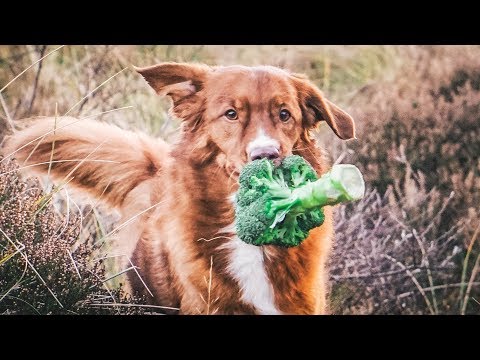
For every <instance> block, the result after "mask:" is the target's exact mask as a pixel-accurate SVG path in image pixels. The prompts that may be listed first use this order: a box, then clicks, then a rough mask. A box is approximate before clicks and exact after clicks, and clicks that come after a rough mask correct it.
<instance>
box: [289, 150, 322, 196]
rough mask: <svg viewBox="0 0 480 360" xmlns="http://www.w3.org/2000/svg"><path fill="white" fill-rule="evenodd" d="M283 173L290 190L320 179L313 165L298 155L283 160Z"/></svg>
mask: <svg viewBox="0 0 480 360" xmlns="http://www.w3.org/2000/svg"><path fill="white" fill-rule="evenodd" d="M282 171H283V173H284V178H285V181H286V182H287V183H288V186H289V187H290V188H296V187H299V186H300V185H305V184H306V183H307V181H315V180H317V178H318V177H317V173H316V172H315V170H314V169H313V167H312V165H310V164H309V163H308V162H306V161H305V159H304V158H302V157H301V156H298V155H291V156H287V157H286V158H285V159H283V161H282Z"/></svg>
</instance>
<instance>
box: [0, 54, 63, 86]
mask: <svg viewBox="0 0 480 360" xmlns="http://www.w3.org/2000/svg"><path fill="white" fill-rule="evenodd" d="M64 46H65V45H62V46H59V47H58V48H56V49H54V50H52V51H50V52H49V53H48V54H47V55H45V56H43V57H41V58H40V59H38V60H37V61H35V62H34V63H33V64H32V65H30V66H29V67H27V68H26V69H25V70H23V71H22V72H21V73H20V74H18V75H17V76H15V77H14V78H13V79H12V80H10V81H9V82H8V83H7V85H5V86H4V87H3V88H1V89H0V93H2V92H3V90H5V89H6V88H7V87H8V86H9V85H10V84H11V83H13V82H14V81H15V80H17V79H18V78H19V77H20V76H22V75H23V74H24V73H25V72H26V71H27V70H28V69H30V68H31V67H33V66H35V65H36V64H37V63H39V62H40V61H42V60H43V59H45V58H46V57H47V56H49V55H50V54H53V53H54V52H55V51H57V50H60V49H61V48H62V47H64Z"/></svg>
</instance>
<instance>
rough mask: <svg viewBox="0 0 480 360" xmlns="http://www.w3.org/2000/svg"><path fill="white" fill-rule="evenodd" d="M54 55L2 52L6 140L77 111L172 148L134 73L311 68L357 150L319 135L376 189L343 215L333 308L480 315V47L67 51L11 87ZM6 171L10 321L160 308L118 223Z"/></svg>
mask: <svg viewBox="0 0 480 360" xmlns="http://www.w3.org/2000/svg"><path fill="white" fill-rule="evenodd" d="M57 47H58V46H0V89H2V90H0V104H1V106H0V108H1V110H0V142H2V141H3V140H4V137H5V135H7V134H9V133H11V132H14V131H17V130H19V129H21V128H23V127H25V126H28V123H29V121H28V120H24V119H25V118H29V117H33V116H38V115H44V116H54V115H55V114H56V113H57V114H58V115H63V114H65V113H67V112H68V114H69V115H73V116H76V117H79V118H83V117H92V118H95V119H97V120H99V121H105V122H108V123H113V124H117V125H119V126H121V127H122V128H126V129H131V130H135V131H137V130H138V131H143V132H146V133H149V134H151V135H153V136H156V137H160V138H163V139H165V140H166V141H173V140H174V138H175V135H176V134H177V130H178V126H179V122H178V120H177V119H173V118H170V117H169V116H168V115H167V110H168V107H169V102H168V100H167V99H163V98H160V97H157V96H155V95H154V92H153V90H151V89H150V88H149V87H148V86H147V85H146V83H145V82H144V80H143V79H142V78H141V77H140V76H139V75H138V74H136V73H135V71H133V70H132V69H131V65H132V64H133V65H136V66H147V65H153V64H155V63H158V62H161V61H167V60H170V61H197V62H204V63H207V64H210V65H229V64H244V65H259V64H268V65H275V66H280V67H283V68H287V69H289V70H291V71H293V72H299V73H305V74H307V75H308V76H309V77H310V78H311V79H312V80H313V81H314V82H315V83H316V84H317V85H318V86H319V87H320V88H321V89H322V90H323V91H324V93H325V95H326V96H327V97H328V98H329V99H330V100H332V101H333V102H335V103H336V104H338V105H340V106H342V107H343V108H345V109H346V110H347V111H349V112H350V113H351V114H352V115H353V117H354V119H355V120H356V125H357V137H358V140H354V141H350V142H342V141H340V140H338V139H337V138H336V137H335V136H334V134H333V132H332V131H331V130H330V129H329V128H328V127H327V126H323V125H322V126H321V127H320V129H319V131H318V133H317V134H316V136H317V137H318V139H319V141H320V143H321V144H322V146H324V147H325V148H326V149H328V151H329V153H330V157H331V161H332V163H340V162H343V163H353V164H355V165H357V166H358V167H359V168H360V169H361V170H362V172H363V174H364V176H365V179H366V181H367V189H368V190H367V194H366V196H365V198H364V199H363V200H362V201H360V202H357V203H353V204H348V205H342V206H339V207H337V210H336V215H335V216H336V233H337V237H336V241H335V248H334V253H333V256H332V259H331V264H330V268H331V277H330V280H331V312H332V313H334V314H479V313H480V276H479V271H480V244H479V243H480V239H479V237H480V236H479V232H480V216H479V215H480V206H479V204H480V178H479V175H480V111H479V110H480V46H199V45H197V46H98V45H97V46H65V47H62V48H60V49H58V50H57V51H54V52H53V53H52V54H50V55H49V56H47V57H46V58H44V59H43V60H42V61H40V62H38V63H37V64H35V65H34V66H33V67H31V68H30V69H29V70H27V71H26V72H25V73H24V74H22V75H21V76H19V77H18V78H17V79H16V80H15V81H13V82H11V83H10V84H9V82H10V81H11V80H12V79H13V78H15V77H16V76H17V75H19V74H20V73H21V72H22V71H23V70H25V69H26V68H27V67H28V66H30V65H31V64H33V63H35V62H36V61H38V60H39V59H41V58H42V57H44V56H45V55H47V54H49V53H50V52H51V51H53V50H55V49H56V48H57ZM7 84H9V85H8V86H7V87H5V85H7ZM0 161H1V162H0V230H1V231H0V313H4V314H11V313H42V314H44V313H45V314H47V313H115V314H116V313H157V312H161V310H162V309H155V308H152V307H145V306H143V305H142V301H143V299H132V298H130V297H128V296H127V295H125V294H124V293H123V292H122V290H121V286H122V284H123V283H124V282H125V272H126V271H135V268H134V267H128V268H123V269H121V268H117V267H116V264H117V262H115V261H113V260H115V259H117V258H118V257H119V256H120V255H119V254H114V253H112V250H111V249H112V247H110V246H109V243H111V242H112V241H115V233H116V230H118V228H119V226H121V224H118V223H117V222H116V220H117V216H116V215H115V213H113V212H112V211H109V210H108V209H105V208H103V207H102V206H101V204H98V202H96V201H95V200H91V199H88V198H84V197H81V196H78V195H76V194H74V193H73V191H71V190H70V189H69V188H68V186H65V184H55V186H54V185H53V184H51V183H50V182H49V180H48V179H47V178H44V179H32V178H27V177H26V176H20V175H19V172H18V170H17V169H18V167H20V168H22V164H15V163H14V162H13V161H11V160H10V159H9V158H3V159H2V160H0ZM22 174H23V173H22Z"/></svg>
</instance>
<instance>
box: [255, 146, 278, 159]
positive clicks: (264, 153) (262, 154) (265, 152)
mask: <svg viewBox="0 0 480 360" xmlns="http://www.w3.org/2000/svg"><path fill="white" fill-rule="evenodd" d="M279 156H280V153H279V151H278V149H277V148H276V147H274V146H265V147H259V148H255V149H253V150H252V151H251V152H250V159H252V161H253V160H258V159H263V158H267V159H270V160H274V159H276V158H278V157H279Z"/></svg>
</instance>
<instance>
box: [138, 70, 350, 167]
mask: <svg viewBox="0 0 480 360" xmlns="http://www.w3.org/2000/svg"><path fill="white" fill-rule="evenodd" d="M135 69H136V70H137V71H138V72H139V73H140V74H141V75H142V76H143V77H144V78H145V79H146V81H147V82H148V83H149V84H150V85H151V86H152V87H153V89H154V90H155V91H156V92H157V93H158V94H159V95H168V96H170V97H171V98H172V100H173V107H172V111H173V114H174V115H175V116H177V117H179V118H181V119H183V120H184V129H185V132H186V134H193V136H192V137H191V138H190V141H191V142H192V146H195V148H197V149H198V148H201V147H210V148H212V146H213V147H214V148H215V149H217V150H216V151H219V152H221V153H222V155H223V159H224V163H225V168H226V169H230V170H233V171H236V172H238V171H239V170H240V169H241V167H242V166H243V165H244V164H245V163H246V162H248V161H251V160H255V159H258V158H261V157H268V158H271V159H275V158H283V157H285V156H287V155H290V154H292V151H294V149H295V147H296V146H297V145H298V143H299V141H301V139H306V138H308V132H309V131H310V130H312V129H313V128H314V127H316V126H317V125H318V124H319V123H320V122H321V121H325V122H326V123H327V124H328V125H329V126H330V127H331V129H332V130H333V131H334V133H335V134H336V135H337V136H338V137H339V138H341V139H345V140H348V139H352V138H354V137H355V125H354V122H353V119H352V118H351V116H350V115H348V114H347V113H346V112H345V111H343V110H341V109H340V108H338V107H337V106H336V105H334V104H333V103H331V102H330V101H328V100H327V99H325V98H324V96H323V95H322V93H321V92H320V90H319V89H318V88H317V87H316V86H315V85H314V84H313V83H311V82H310V81H309V80H308V79H307V78H306V77H304V76H302V75H297V74H292V73H289V72H287V71H285V70H282V69H279V68H276V67H271V66H258V67H246V66H226V67H209V66H206V65H200V64H188V63H161V64H158V65H154V66H150V67H146V68H135ZM187 136H188V135H187ZM193 143H194V144H193Z"/></svg>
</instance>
